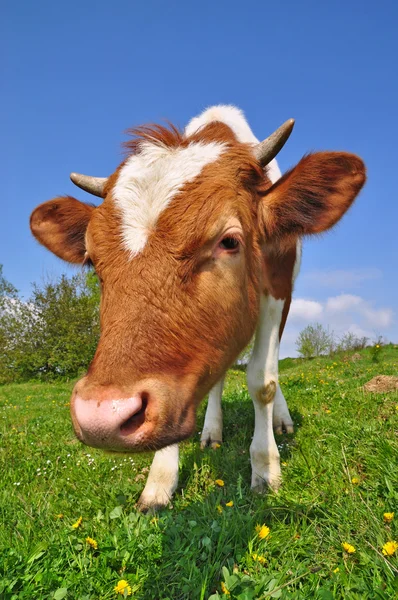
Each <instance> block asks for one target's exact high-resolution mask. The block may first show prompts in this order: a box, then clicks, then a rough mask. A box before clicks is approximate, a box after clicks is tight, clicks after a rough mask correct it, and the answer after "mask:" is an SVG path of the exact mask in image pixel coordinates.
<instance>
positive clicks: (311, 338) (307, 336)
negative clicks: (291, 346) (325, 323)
mask: <svg viewBox="0 0 398 600" xmlns="http://www.w3.org/2000/svg"><path fill="white" fill-rule="evenodd" d="M333 347H334V338H333V333H330V332H329V331H328V330H327V329H325V328H324V327H322V325H321V324H320V323H314V324H313V325H307V327H305V329H303V330H302V331H300V333H299V336H298V338H297V341H296V348H297V352H298V354H299V356H301V357H302V358H313V357H314V356H321V355H322V354H330V352H331V351H332V350H333Z"/></svg>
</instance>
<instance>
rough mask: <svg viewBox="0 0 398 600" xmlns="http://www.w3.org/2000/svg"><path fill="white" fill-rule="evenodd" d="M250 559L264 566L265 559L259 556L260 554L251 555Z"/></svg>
mask: <svg viewBox="0 0 398 600" xmlns="http://www.w3.org/2000/svg"><path fill="white" fill-rule="evenodd" d="M252 559H253V560H255V561H256V562H259V563H260V564H261V565H265V564H266V562H267V559H266V558H265V556H261V554H256V553H254V554H252Z"/></svg>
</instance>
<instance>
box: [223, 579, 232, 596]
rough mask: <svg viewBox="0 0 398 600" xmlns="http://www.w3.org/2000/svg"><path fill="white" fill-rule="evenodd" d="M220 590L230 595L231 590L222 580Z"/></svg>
mask: <svg viewBox="0 0 398 600" xmlns="http://www.w3.org/2000/svg"><path fill="white" fill-rule="evenodd" d="M221 591H222V593H223V594H225V595H226V596H230V595H231V592H230V591H229V589H228V588H227V586H226V585H225V583H224V582H223V581H222V582H221Z"/></svg>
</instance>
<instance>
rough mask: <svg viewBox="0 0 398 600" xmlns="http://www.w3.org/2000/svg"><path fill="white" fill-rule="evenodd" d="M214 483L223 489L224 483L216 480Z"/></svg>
mask: <svg viewBox="0 0 398 600" xmlns="http://www.w3.org/2000/svg"><path fill="white" fill-rule="evenodd" d="M214 483H215V484H216V485H218V486H220V487H224V482H223V480H222V479H216V480H215V482H214Z"/></svg>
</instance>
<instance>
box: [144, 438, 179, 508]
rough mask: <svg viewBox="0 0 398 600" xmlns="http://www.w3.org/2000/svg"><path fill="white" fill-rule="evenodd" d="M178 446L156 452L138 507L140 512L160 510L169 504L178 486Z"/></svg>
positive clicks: (174, 445)
mask: <svg viewBox="0 0 398 600" xmlns="http://www.w3.org/2000/svg"><path fill="white" fill-rule="evenodd" d="M178 454H179V453H178V444H173V445H172V446H166V448H162V450H158V451H157V452H155V456H154V457H153V461H152V464H151V468H150V470H149V475H148V479H147V482H146V484H145V488H144V491H143V492H142V494H141V496H140V499H139V500H138V503H137V507H138V509H139V510H142V511H147V510H159V509H160V508H163V507H165V506H167V504H169V502H170V500H171V497H172V495H173V493H174V492H175V490H176V487H177V485H178Z"/></svg>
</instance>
